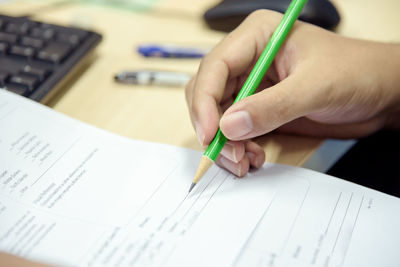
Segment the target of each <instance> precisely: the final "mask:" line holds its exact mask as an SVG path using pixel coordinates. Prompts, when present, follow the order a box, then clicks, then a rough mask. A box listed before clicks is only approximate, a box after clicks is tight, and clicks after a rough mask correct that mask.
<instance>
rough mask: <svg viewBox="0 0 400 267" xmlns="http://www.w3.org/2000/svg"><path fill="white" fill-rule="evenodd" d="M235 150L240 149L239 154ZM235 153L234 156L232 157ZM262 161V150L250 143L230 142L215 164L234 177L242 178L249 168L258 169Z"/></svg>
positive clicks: (263, 156)
mask: <svg viewBox="0 0 400 267" xmlns="http://www.w3.org/2000/svg"><path fill="white" fill-rule="evenodd" d="M237 149H240V152H238V151H237ZM235 150H236V151H235ZM235 152H236V155H235V156H233V155H232V154H234V153H235ZM264 161H265V153H264V150H263V149H262V148H261V147H260V146H259V145H258V144H256V143H254V142H252V141H245V142H230V144H229V145H228V146H226V145H225V147H224V149H223V150H222V152H221V154H220V156H219V157H218V158H217V160H216V163H217V164H218V165H219V166H221V167H223V168H225V169H226V170H228V171H230V172H232V173H233V174H235V175H236V176H238V177H243V176H244V175H246V173H247V172H248V171H249V169H250V168H251V167H252V168H256V169H258V168H260V167H261V166H262V165H263V164H264Z"/></svg>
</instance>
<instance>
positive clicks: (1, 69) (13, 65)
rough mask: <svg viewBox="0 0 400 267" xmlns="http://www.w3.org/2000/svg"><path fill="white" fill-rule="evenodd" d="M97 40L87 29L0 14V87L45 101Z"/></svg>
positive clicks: (74, 69) (97, 35) (75, 68)
mask: <svg viewBox="0 0 400 267" xmlns="http://www.w3.org/2000/svg"><path fill="white" fill-rule="evenodd" d="M100 40H101V36H100V35H99V34H97V33H94V32H91V31H87V30H82V29H77V28H73V27H63V26H57V25H53V24H47V23H42V22H39V21H34V20H31V19H29V18H26V17H10V16H4V15H0V88H4V89H6V90H8V91H12V92H14V93H17V94H19V95H22V96H25V97H28V98H30V99H33V100H35V101H40V102H46V101H47V100H48V99H49V98H50V97H51V96H52V95H54V93H55V91H56V90H57V89H60V88H61V87H62V85H63V84H64V83H65V82H66V81H67V80H68V79H69V78H70V77H71V76H72V74H73V73H74V72H76V71H77V70H78V69H79V67H80V66H82V65H83V63H84V62H85V59H88V58H89V55H91V54H92V53H91V52H92V50H93V49H94V47H95V46H96V45H97V44H98V43H99V42H100Z"/></svg>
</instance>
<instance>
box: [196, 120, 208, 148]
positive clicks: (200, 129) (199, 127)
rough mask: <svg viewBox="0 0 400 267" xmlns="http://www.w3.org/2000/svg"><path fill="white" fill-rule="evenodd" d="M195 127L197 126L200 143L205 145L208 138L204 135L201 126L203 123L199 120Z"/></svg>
mask: <svg viewBox="0 0 400 267" xmlns="http://www.w3.org/2000/svg"><path fill="white" fill-rule="evenodd" d="M194 127H195V128H196V135H197V140H199V143H200V145H201V146H202V147H203V146H204V139H205V138H206V137H205V135H204V132H203V129H202V128H201V125H200V123H198V122H195V123H194Z"/></svg>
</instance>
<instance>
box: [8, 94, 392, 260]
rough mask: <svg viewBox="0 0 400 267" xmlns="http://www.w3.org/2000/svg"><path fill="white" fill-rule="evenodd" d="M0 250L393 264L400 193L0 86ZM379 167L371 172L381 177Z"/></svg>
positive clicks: (85, 256)
mask: <svg viewBox="0 0 400 267" xmlns="http://www.w3.org/2000/svg"><path fill="white" fill-rule="evenodd" d="M0 129H1V131H0V250H1V251H4V252H7V253H11V254H15V255H18V256H20V257H25V258H28V259H31V260H34V261H39V262H44V263H49V264H54V265H57V266H277V267H279V266H324V267H328V266H363V267H364V266H400V258H399V257H398V248H399V247H400V213H399V210H400V199H398V198H395V197H391V196H388V195H385V194H383V193H380V192H377V191H374V190H370V189H367V188H364V187H361V186H358V185H355V184H352V183H348V182H345V181H342V180H339V179H336V178H333V177H330V176H327V175H324V174H320V173H316V172H313V171H309V170H305V169H301V168H296V167H290V166H283V165H276V164H265V165H264V166H263V168H262V169H261V170H259V171H256V172H253V173H250V174H249V175H248V176H246V177H245V178H244V179H237V178H235V177H234V176H233V175H231V174H229V173H228V172H226V171H224V170H222V169H220V168H218V167H217V166H213V167H212V168H211V169H210V171H209V172H208V173H207V175H206V176H205V177H204V178H203V179H202V180H201V182H200V183H199V184H198V185H197V186H196V187H195V188H194V190H193V191H192V192H191V194H189V195H187V191H188V187H189V185H190V183H191V180H192V178H193V175H194V172H195V170H196V167H197V164H198V162H199V160H200V158H201V153H200V152H197V151H192V150H188V149H184V148H178V147H173V146H169V145H162V144H154V143H148V142H143V141H135V140H130V139H127V138H124V137H120V136H117V135H114V134H111V133H108V132H105V131H103V130H100V129H98V128H95V127H92V126H89V125H86V124H84V123H81V122H79V121H76V120H73V119H71V118H68V117H67V116H64V115H62V114H59V113H56V112H55V111H52V110H51V109H49V108H47V107H44V106H42V105H40V104H37V103H34V102H31V101H30V100H27V99H25V98H21V97H18V96H15V95H13V94H11V93H7V92H6V91H4V90H1V91H0ZM377 178H378V177H377Z"/></svg>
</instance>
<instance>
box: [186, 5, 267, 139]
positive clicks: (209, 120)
mask: <svg viewBox="0 0 400 267" xmlns="http://www.w3.org/2000/svg"><path fill="white" fill-rule="evenodd" d="M258 13H260V12H258ZM258 13H257V14H258ZM257 14H256V15H252V16H250V17H249V18H248V19H246V20H245V21H244V22H243V23H242V24H241V25H240V26H239V27H238V28H237V29H236V30H234V31H233V32H232V33H230V34H229V35H228V36H227V37H226V38H225V39H224V40H223V41H222V42H221V43H219V44H218V45H217V46H216V47H215V48H214V49H213V50H212V51H211V52H210V53H209V54H208V55H207V56H206V57H205V58H204V59H203V60H202V61H201V63H200V67H199V71H198V74H197V77H196V81H195V83H194V85H193V87H192V89H191V90H192V92H191V95H192V99H191V101H189V102H190V103H191V106H189V109H190V112H191V117H192V119H193V120H194V121H193V124H194V125H195V128H196V133H197V135H198V138H199V140H201V142H202V145H206V144H209V143H210V142H211V140H212V138H213V137H214V135H215V133H216V132H217V130H218V125H219V119H220V112H219V105H220V103H221V100H222V98H223V96H224V93H225V91H226V90H227V89H228V88H227V83H228V80H230V79H232V78H235V77H237V76H239V75H240V74H242V73H244V72H246V70H247V69H248V68H249V67H250V66H251V64H252V62H253V61H254V59H255V58H256V56H257V55H258V54H260V53H261V51H262V50H263V49H264V46H265V43H266V41H267V40H268V39H269V36H270V34H271V31H268V30H266V27H260V19H259V15H257ZM262 15H265V13H263V14H262ZM267 28H273V27H272V25H270V26H269V27H267ZM230 86H236V84H234V83H231V84H230ZM232 91H233V90H232Z"/></svg>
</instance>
